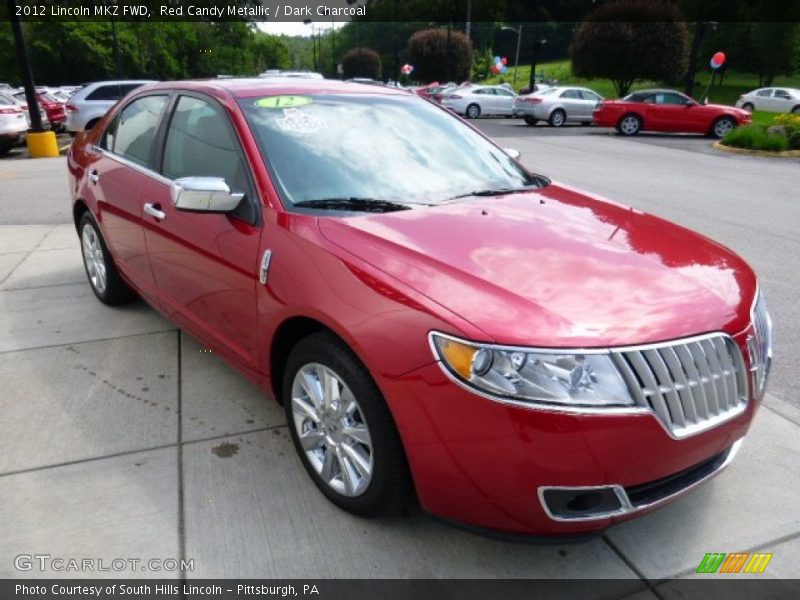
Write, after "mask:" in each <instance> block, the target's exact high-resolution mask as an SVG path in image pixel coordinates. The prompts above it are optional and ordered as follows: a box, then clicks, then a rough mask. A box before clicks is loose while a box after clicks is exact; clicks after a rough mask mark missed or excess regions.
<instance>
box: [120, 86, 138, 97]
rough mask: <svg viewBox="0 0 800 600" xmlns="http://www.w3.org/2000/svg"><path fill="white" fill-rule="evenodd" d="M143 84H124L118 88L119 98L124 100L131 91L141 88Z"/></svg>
mask: <svg viewBox="0 0 800 600" xmlns="http://www.w3.org/2000/svg"><path fill="white" fill-rule="evenodd" d="M143 85H144V84H143V83H124V84H122V85H121V86H119V97H120V98H124V97H125V96H127V95H128V94H130V93H131V92H132V91H133V90H135V89H137V88H140V87H142V86H143Z"/></svg>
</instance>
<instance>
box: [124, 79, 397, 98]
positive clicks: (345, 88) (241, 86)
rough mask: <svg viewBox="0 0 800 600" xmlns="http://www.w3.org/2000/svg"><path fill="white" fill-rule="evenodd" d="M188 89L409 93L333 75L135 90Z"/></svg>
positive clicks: (249, 93) (248, 94) (242, 94)
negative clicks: (337, 78)
mask: <svg viewBox="0 0 800 600" xmlns="http://www.w3.org/2000/svg"><path fill="white" fill-rule="evenodd" d="M161 89H166V90H173V89H177V90H189V91H197V92H205V93H212V94H213V93H215V92H216V93H220V92H221V93H223V94H227V95H231V96H234V97H236V98H252V97H254V96H277V95H280V94H296V95H297V94H348V93H351V94H360V95H364V94H370V95H386V96H398V97H403V98H406V97H408V96H409V94H407V93H406V92H405V91H404V90H400V89H397V88H391V87H386V86H377V85H364V84H362V83H355V82H353V83H350V82H346V81H339V80H336V79H302V78H297V77H284V78H282V77H268V78H257V77H254V78H235V79H192V80H185V81H165V82H160V83H153V84H151V85H148V86H146V87H143V88H141V89H140V90H137V91H145V90H161Z"/></svg>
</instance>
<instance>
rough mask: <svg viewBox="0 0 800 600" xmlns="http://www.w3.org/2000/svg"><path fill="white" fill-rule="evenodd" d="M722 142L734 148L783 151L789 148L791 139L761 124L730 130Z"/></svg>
mask: <svg viewBox="0 0 800 600" xmlns="http://www.w3.org/2000/svg"><path fill="white" fill-rule="evenodd" d="M722 143H723V144H724V145H726V146H731V147H733V148H747V149H749V150H766V151H768V152H783V151H784V150H788V149H789V139H788V138H787V137H786V136H785V135H782V134H780V133H769V132H768V131H767V130H766V129H764V127H762V126H761V125H746V126H744V127H738V128H737V129H734V130H733V131H729V132H728V133H727V134H726V135H725V137H724V138H722Z"/></svg>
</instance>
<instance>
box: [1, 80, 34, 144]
mask: <svg viewBox="0 0 800 600" xmlns="http://www.w3.org/2000/svg"><path fill="white" fill-rule="evenodd" d="M26 131H28V122H27V120H26V119H25V111H24V110H23V109H22V106H20V105H19V104H17V103H16V102H12V101H11V100H9V99H8V98H6V97H5V95H2V94H0V156H4V155H5V154H7V153H8V152H9V150H11V149H12V148H13V147H14V146H16V145H17V144H18V143H19V142H20V141H22V136H23V135H25V132H26Z"/></svg>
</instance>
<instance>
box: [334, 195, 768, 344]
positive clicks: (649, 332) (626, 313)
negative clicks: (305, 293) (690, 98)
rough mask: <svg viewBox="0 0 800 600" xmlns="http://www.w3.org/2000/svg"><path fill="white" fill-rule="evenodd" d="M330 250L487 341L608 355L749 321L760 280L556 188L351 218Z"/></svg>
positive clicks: (643, 217)
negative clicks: (611, 349) (361, 263)
mask: <svg viewBox="0 0 800 600" xmlns="http://www.w3.org/2000/svg"><path fill="white" fill-rule="evenodd" d="M319 226H320V230H321V232H322V234H323V235H324V236H325V237H326V238H327V239H328V240H329V241H331V242H333V243H334V244H336V245H338V246H339V247H341V248H343V249H345V250H347V251H348V252H350V253H352V254H354V255H356V256H358V257H360V258H361V259H363V260H365V261H367V262H369V263H371V264H372V265H373V266H375V267H377V268H378V269H381V270H382V271H384V272H385V273H387V274H389V275H391V276H392V277H393V278H395V279H397V280H400V281H402V282H403V283H405V284H406V285H409V286H411V287H413V288H414V289H416V290H417V291H418V292H420V293H422V294H424V295H425V296H427V297H428V298H429V299H431V300H433V301H435V302H436V303H438V304H439V305H441V306H443V307H445V308H446V309H448V310H449V311H451V312H453V313H455V314H457V315H458V316H460V317H461V318H463V319H465V320H467V321H469V322H470V323H472V324H473V325H474V326H475V327H477V328H478V329H480V330H481V331H482V332H483V333H484V334H485V337H486V339H487V340H490V341H497V342H499V343H504V344H520V345H528V346H545V347H546V346H562V347H598V346H599V347H603V346H618V345H629V344H640V343H649V342H655V341H660V340H667V339H675V338H679V337H683V336H689V335H694V334H699V333H704V332H708V331H718V330H726V331H728V332H729V333H731V334H736V333H738V332H739V331H741V330H742V329H744V328H745V327H746V326H747V324H748V322H749V308H750V305H751V304H752V301H753V297H754V294H755V287H756V282H755V276H754V275H753V272H752V271H751V269H750V268H749V267H748V266H747V265H746V264H745V263H744V262H743V261H742V260H741V259H740V258H738V257H737V256H736V255H735V254H733V253H732V252H730V251H729V250H727V249H725V248H724V247H722V246H720V245H718V244H716V243H714V242H713V241H711V240H709V239H707V238H705V237H703V236H700V235H698V234H696V233H693V232H691V231H689V230H687V229H684V228H682V227H679V226H677V225H674V224H672V223H669V222H667V221H664V220H662V219H659V218H657V217H654V216H651V215H647V214H644V213H641V212H639V211H636V210H634V209H632V208H629V207H625V206H621V205H617V204H614V203H610V202H607V201H603V200H601V199H599V198H597V197H590V196H587V195H586V194H584V193H581V192H579V191H577V190H573V189H570V188H567V187H565V186H560V185H556V184H552V185H549V186H547V187H545V188H543V189H541V190H538V191H536V192H531V193H522V194H509V195H504V196H496V197H488V198H474V199H470V200H468V201H465V202H456V203H452V204H448V205H442V206H436V207H430V208H428V207H425V208H420V209H415V210H408V211H399V212H393V213H385V214H378V215H369V216H355V217H350V218H321V219H320V221H319Z"/></svg>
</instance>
